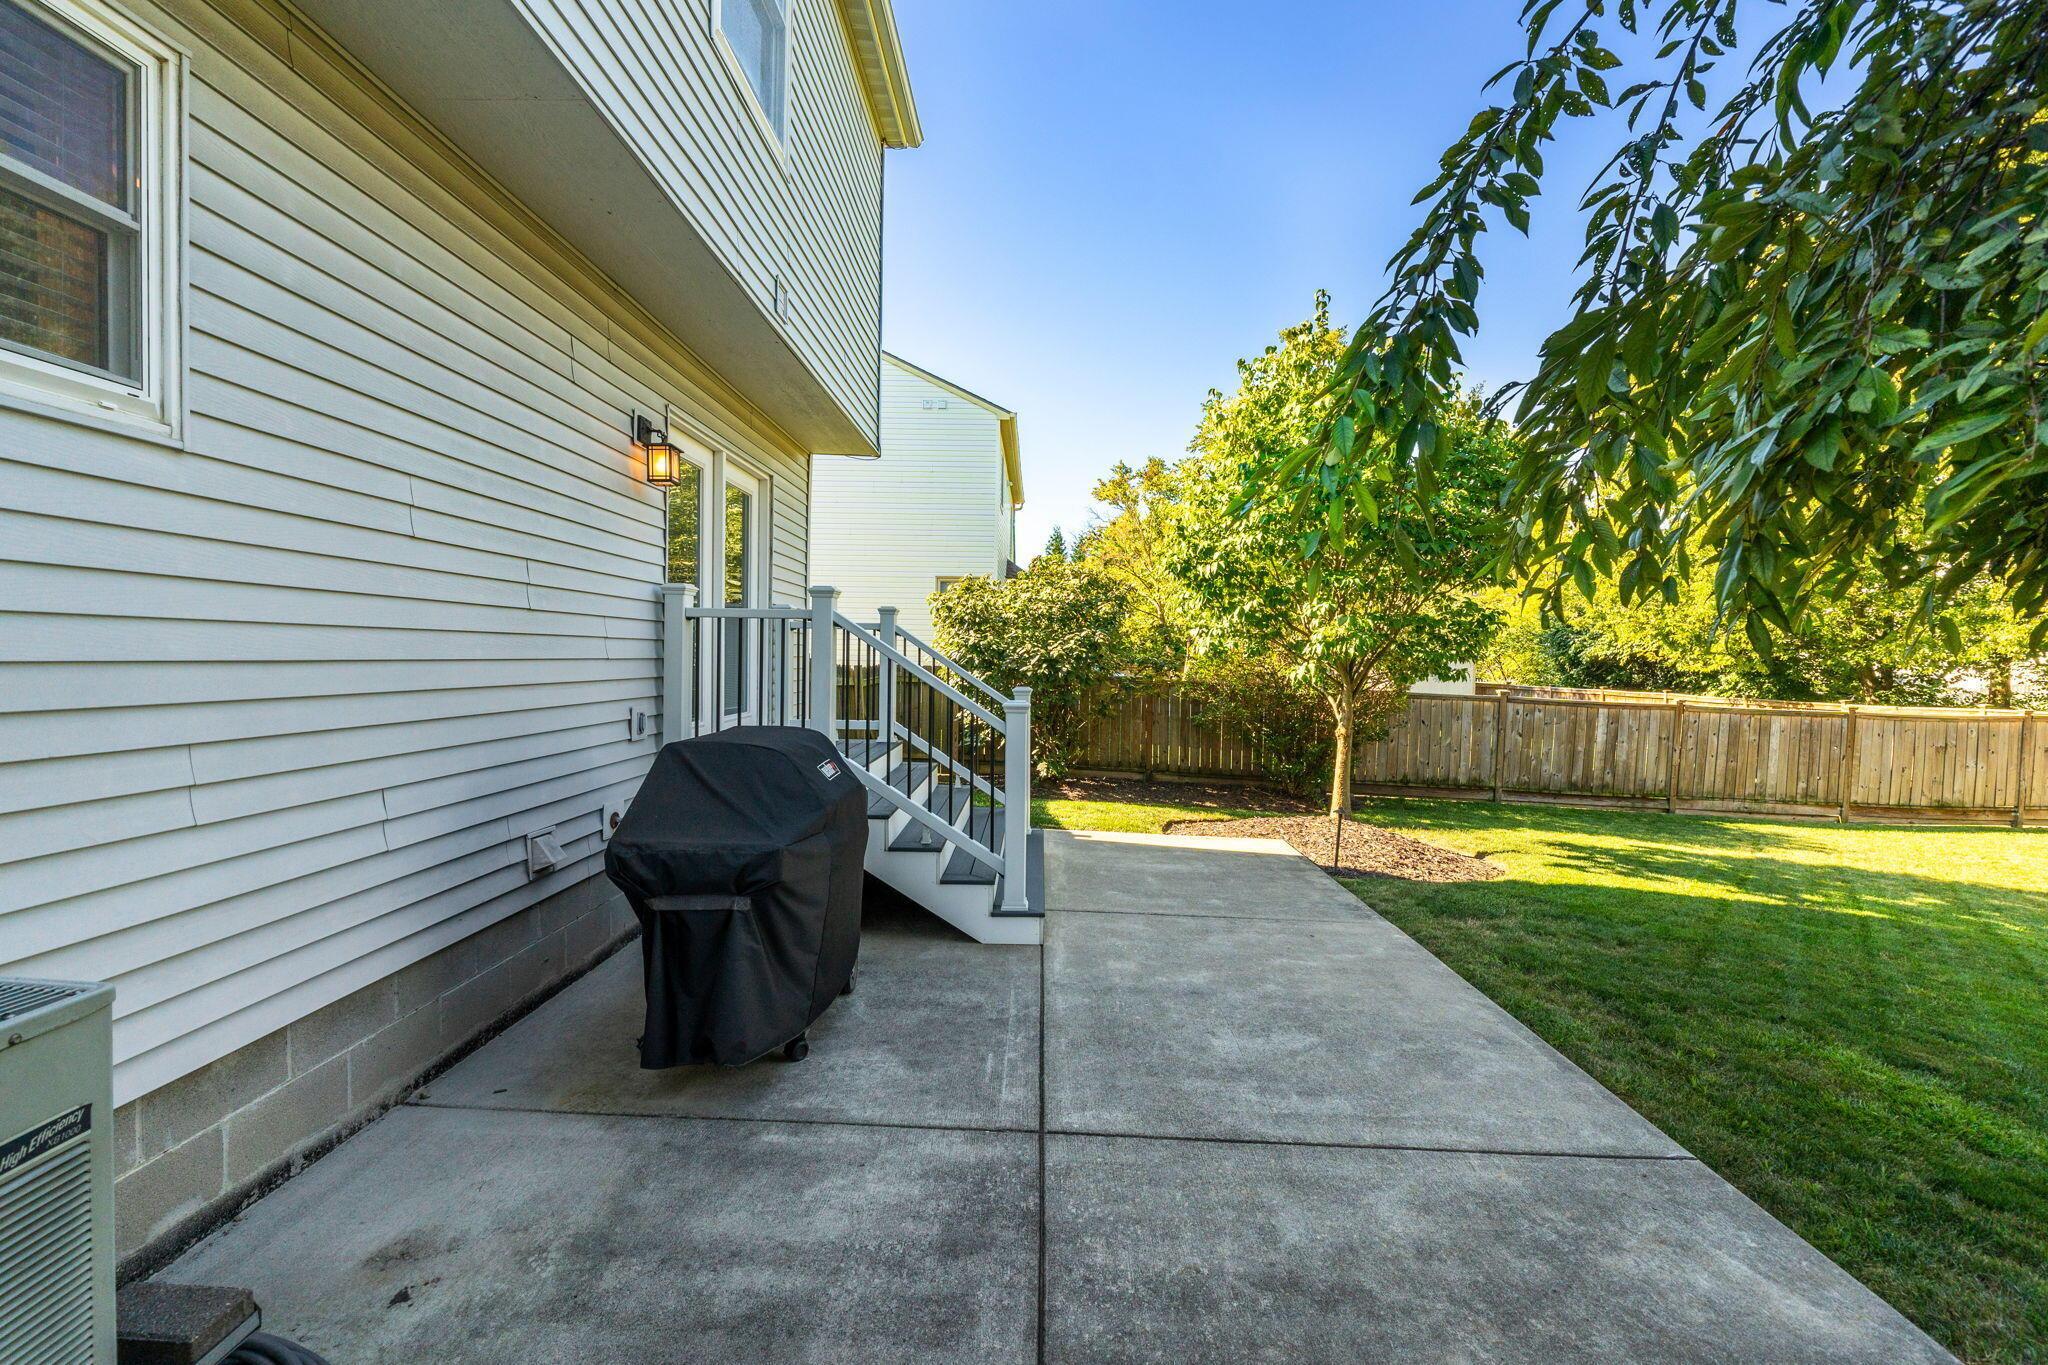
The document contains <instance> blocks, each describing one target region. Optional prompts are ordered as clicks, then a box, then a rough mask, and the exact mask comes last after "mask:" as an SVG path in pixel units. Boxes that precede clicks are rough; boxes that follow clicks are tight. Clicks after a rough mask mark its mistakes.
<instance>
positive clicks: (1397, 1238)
mask: <svg viewBox="0 0 2048 1365" xmlns="http://www.w3.org/2000/svg"><path fill="white" fill-rule="evenodd" d="M1047 868H1048V877H1047V904H1048V908H1049V911H1050V913H1051V921H1050V923H1049V924H1048V926H1047V929H1048V932H1047V943H1046V946H1045V948H1044V949H1042V950H1040V949H1036V948H995V947H984V946H980V945H976V944H971V943H968V942H966V941H965V940H963V939H961V938H959V937H958V936H956V935H954V934H953V933H952V931H951V930H949V929H947V928H945V926H943V925H941V924H939V923H938V922H937V921H936V920H933V919H931V918H929V917H927V916H924V915H923V914H922V913H921V912H917V911H914V910H901V909H899V910H895V911H889V912H885V911H880V910H876V911H871V914H870V918H869V923H868V925H867V927H866V936H865V940H864V943H863V947H862V956H861V975H860V987H859V990H858V992H857V993H856V994H855V995H854V996H853V997H851V998H850V999H847V1000H844V1001H842V1002H840V1003H839V1004H838V1005H836V1006H835V1007H834V1008H833V1009H832V1011H831V1012H830V1013H829V1014H828V1015H827V1016H826V1017H825V1019H824V1020H822V1021H821V1022H820V1023H819V1025H818V1026H817V1027H816V1028H815V1029H813V1030H812V1034H811V1038H812V1044H813V1046H812V1052H811V1056H810V1058H809V1060H807V1061H805V1062H802V1063H800V1064H797V1065H781V1064H772V1063H763V1064H757V1065H755V1066H753V1067H749V1068H747V1069H745V1070H741V1071H710V1070H692V1071H685V1072H666V1073H650V1072H642V1071H640V1070H639V1069H638V1067H637V1065H636V1059H635V1056H634V1051H633V1040H634V1038H635V1037H636V1036H637V1034H638V1032H639V1011H640V1005H641V1001H640V986H639V955H638V953H637V952H636V951H633V950H631V949H629V950H628V951H626V952H624V953H621V954H620V955H618V956H617V957H615V958H613V959H612V960H611V961H610V962H608V963H606V964H605V965H603V966H602V967H600V968H599V969H598V970H597V971H595V972H593V973H591V975H589V976H588V977H586V978H585V979H584V980H582V981H580V982H578V983H576V984H575V985H573V986H571V987H570V988H569V989H568V990H566V991H564V992H563V993H562V994H561V995H559V996H557V997H556V998H555V999H554V1000H552V1001H550V1002H549V1003H548V1004H546V1005H545V1006H543V1007H542V1008H541V1009H539V1010H538V1011H536V1012H535V1013H534V1014H532V1015H531V1016H529V1017H528V1018H527V1019H525V1020H524V1021H522V1022H521V1023H520V1024H518V1025H517V1026H516V1027H514V1028H513V1029H511V1030H509V1031H508V1032H507V1033H505V1034H504V1035H503V1036H502V1037H500V1038H498V1039H497V1040H496V1041H494V1042H492V1043H491V1044H490V1045H489V1046H487V1047H485V1048H483V1049H482V1050H480V1051H479V1052H477V1053H476V1054H475V1055H474V1056H472V1057H470V1058H469V1059H468V1060H466V1061H465V1062H463V1063H462V1064H461V1065H460V1066H458V1067H456V1068H455V1069H454V1070H452V1071H450V1072H449V1073H448V1074H447V1075H445V1076H443V1077H442V1078H440V1080H438V1081H437V1082H436V1083H434V1084H433V1085H431V1086H429V1087H428V1088H427V1090H426V1091H425V1092H424V1093H422V1094H420V1095H418V1096H416V1097H415V1098H414V1100H413V1101H412V1102H411V1103H410V1104H408V1105H406V1106H405V1107H403V1108H401V1109H399V1110H397V1111H396V1112H394V1113H392V1114H391V1115H389V1116H388V1117H386V1118H384V1119H382V1120H380V1121H379V1122H377V1123H375V1124H373V1125H371V1127H370V1128H368V1129H366V1130H365V1131H364V1132H363V1133H361V1134H360V1135H358V1136H357V1137H355V1138H353V1139H352V1140H350V1141H349V1142H348V1143H346V1144H344V1145H343V1146H342V1147H341V1148H339V1149H338V1150H336V1151H335V1152H334V1153H333V1154H332V1155H330V1156H328V1157H327V1158H326V1159H324V1160H322V1161H320V1162H319V1163H317V1164H316V1165H314V1166H313V1167H312V1168H311V1169H309V1170H308V1171H307V1172H306V1173H305V1174H303V1175H302V1176H300V1177H299V1178H298V1179H296V1180H294V1181H292V1182H290V1183H289V1184H287V1185H285V1186H284V1187H282V1188H281V1189H279V1190H278V1191H277V1192H276V1193H274V1194H272V1195H270V1196H269V1197H268V1198H266V1199H264V1200H262V1201H261V1202H260V1203H259V1204H257V1205H256V1206H255V1207H254V1208H253V1209H251V1210H249V1211H248V1212H247V1213H246V1214H244V1216H243V1217H242V1218H241V1219H239V1220H238V1221H237V1222H235V1223H233V1224H231V1225H230V1226H228V1227H227V1228H225V1229H223V1230H222V1231H221V1232H219V1233H218V1234H216V1235H215V1236H214V1237H212V1238H211V1239H209V1240H208V1241H207V1242H205V1243H202V1244H201V1245H200V1246H199V1247H197V1248H195V1249H194V1250H193V1251H192V1252H191V1253H190V1254H188V1255H187V1256H185V1257H184V1258H183V1259H182V1260H180V1261H179V1262H177V1263H176V1264H175V1265H173V1266H172V1267H171V1268H170V1269H169V1270H167V1271H166V1272H165V1276H164V1277H165V1278H167V1279H175V1280H190V1281H205V1282H213V1283H233V1284H242V1285H248V1286H250V1287H252V1288H253V1289H254V1290H255V1292H256V1295H257V1297H258V1299H259V1300H260V1301H261V1302H262V1304H263V1305H264V1309H265V1316H266V1319H267V1322H268V1324H269V1325H270V1326H271V1327H272V1328H273V1329H274V1330H279V1331H283V1332H286V1333H288V1334H291V1335H294V1336H297V1337H298V1338H300V1339H301V1340H303V1341H304V1342H306V1343H307V1344H308V1345H311V1346H314V1347H315V1348H317V1349H319V1350H321V1351H323V1352H324V1353H326V1354H327V1355H328V1356H329V1357H330V1358H332V1359H333V1360H334V1361H335V1362H336V1365H352V1363H353V1362H369V1361H379V1362H408V1361H414V1360H431V1361H435V1362H459V1361H476V1362H501V1361H509V1360H518V1361H522V1362H541V1361H563V1362H569V1361H575V1362H582V1361H635V1362H643V1361H644V1362H652V1361H706V1362H714V1361H715V1362H732V1361H747V1362H752V1361H775V1362H780V1361H820V1362H823V1361H834V1362H840V1361H956V1360H957V1361H971V1362H975V1363H976V1365H993V1363H994V1362H1010V1361H1015V1362H1028V1361H1037V1360H1044V1361H1053V1362H1096V1361H1139V1360H1145V1361H1171V1362H1183V1361H1219V1362H1220V1361H1230V1362H1235V1361H1254V1360H1273V1361H1283V1360H1284V1361H1372V1360H1388V1361H1429V1360H1441V1361H1590V1360H1612V1361H1701V1360H1744V1361H1752V1360H1755V1361H1762V1360H1768V1361H1809V1360H1810V1361H1830V1362H1840V1361H1872V1362H1879V1361H1881V1362H1886V1363H1887V1365H1894V1363H1896V1362H1909V1361H1935V1360H1947V1359H1949V1357H1948V1356H1947V1355H1946V1354H1945V1353H1943V1352H1942V1351H1941V1350H1940V1349H1939V1348H1938V1347H1937V1346H1935V1345H1934V1343H1933V1342H1931V1341H1930V1340H1928V1339H1927V1338H1926V1337H1925V1336H1923V1335H1922V1334H1921V1333H1920V1332H1918V1331H1917V1330H1916V1329H1914V1328H1913V1327H1912V1326H1911V1325H1910V1324H1909V1323H1907V1322H1906V1321H1905V1320H1904V1319H1903V1318H1901V1317H1900V1316H1899V1315H1898V1314H1897V1313H1895V1312H1894V1311H1893V1310H1892V1309H1891V1308H1889V1307H1888V1306H1887V1305H1885V1304H1884V1303H1883V1302H1882V1301H1880V1300H1879V1299H1877V1298H1876V1297H1875V1296H1874V1295H1872V1294H1871V1293H1869V1292H1868V1291H1867V1290H1865V1289H1864V1288H1863V1287H1862V1286H1861V1285H1859V1284H1858V1283H1857V1282H1856V1281H1855V1280H1854V1279H1852V1278H1851V1277H1850V1276H1848V1275H1847V1274H1845V1273H1844V1272H1843V1271H1841V1270H1840V1269H1839V1268H1837V1267H1836V1266H1835V1265H1834V1264H1833V1263H1831V1262H1830V1261H1828V1260H1827V1259H1826V1258H1824V1257H1823V1256H1821V1255H1820V1254H1819V1253H1817V1252H1815V1251H1814V1250H1813V1249H1812V1248H1811V1247H1809V1246H1807V1245H1806V1244H1805V1243H1804V1242H1802V1241H1800V1240H1799V1239H1798V1238H1797V1237H1795V1236H1793V1235H1792V1233H1791V1232H1789V1231H1787V1230H1786V1229H1785V1228H1784V1227H1783V1226H1782V1225H1780V1224H1779V1223H1777V1222H1775V1221H1774V1220H1773V1219H1771V1218H1770V1217H1769V1216H1768V1215H1766V1214H1765V1213H1764V1212H1763V1211H1762V1210H1761V1209H1759V1208H1757V1207H1756V1206H1755V1205H1754V1204H1752V1203H1750V1202H1749V1201H1748V1200H1747V1199H1745V1198H1743V1196H1742V1195H1740V1194H1738V1193H1737V1192H1736V1191H1735V1190H1734V1189H1732V1188H1731V1187H1730V1186H1728V1185H1727V1184H1726V1183H1725V1182H1724V1181H1722V1180H1721V1179H1719V1178H1718V1177H1717V1176H1715V1175H1714V1174H1713V1173H1712V1172H1711V1171H1709V1170H1707V1169H1706V1168H1705V1167H1703V1166H1702V1165H1700V1164H1699V1163H1698V1162H1697V1161H1694V1160H1693V1159H1692V1158H1691V1157H1689V1156H1687V1155H1686V1153H1684V1152H1683V1151H1682V1150H1681V1149H1679V1148H1678V1147H1677V1146H1676V1145H1675V1144H1674V1143H1673V1142H1672V1141H1671V1140H1670V1139H1669V1138H1668V1137H1666V1136H1664V1135H1663V1134H1662V1133H1661V1132H1659V1131H1658V1130H1657V1129H1656V1128H1654V1127H1653V1126H1651V1125H1650V1124H1649V1123H1648V1122H1646V1121H1645V1120H1643V1119H1642V1118H1641V1117H1640V1116H1638V1115H1637V1114H1635V1113H1634V1112H1633V1111H1632V1110H1630V1109H1629V1108H1628V1107H1627V1106H1626V1105H1624V1104H1622V1103H1621V1102H1620V1101H1619V1100H1617V1099H1616V1098H1614V1096H1612V1095H1611V1094H1609V1093H1608V1092H1607V1091H1606V1090H1604V1089H1602V1088H1601V1087H1600V1086H1599V1085H1597V1084H1596V1083H1594V1082H1593V1081H1592V1080H1591V1079H1590V1078H1588V1077H1587V1076H1586V1075H1585V1074H1584V1073H1582V1072H1580V1071H1579V1070H1578V1069H1577V1068H1575V1067H1573V1066H1572V1065H1571V1064H1570V1063H1569V1062H1567V1061H1565V1060H1564V1059H1563V1058H1562V1057H1560V1056H1559V1055H1558V1054H1557V1053H1555V1052H1554V1051H1552V1050H1551V1049H1550V1048H1549V1047H1547V1046H1546V1045H1545V1044H1543V1043H1542V1042H1541V1041H1540V1040H1538V1039H1537V1038H1536V1037H1535V1036H1534V1035H1532V1034H1531V1033H1529V1032H1528V1031H1527V1030H1526V1029H1524V1028H1523V1027H1522V1026H1521V1025H1520V1024H1518V1023H1516V1022H1515V1021H1514V1020H1513V1019H1511V1018H1509V1017H1508V1016H1507V1015H1506V1014H1505V1013H1503V1012H1502V1011H1501V1010H1499V1009H1498V1008H1497V1007H1495V1006H1494V1005H1493V1004H1492V1003H1491V1002H1489V1001H1488V1000H1487V999H1486V998H1485V997H1484V996H1482V995H1480V994H1479V993H1478V992H1477V991H1475V990H1473V989H1472V988H1471V987H1470V986H1468V985H1466V984H1465V982H1463V981H1462V980H1460V979H1459V978H1458V977H1457V976H1456V975H1454V974H1453V973H1452V972H1451V971H1449V970H1448V969H1447V968H1445V967H1444V966H1443V965H1442V964H1441V963H1439V962H1437V960H1436V959H1435V958H1433V957H1431V956H1430V955H1429V954H1428V953H1426V952H1424V951H1423V950H1422V949H1421V948H1420V947H1418V946H1417V945H1416V944H1415V943H1414V942H1413V941H1412V940H1410V939H1409V938H1408V937H1406V936H1405V935H1403V934H1401V933H1400V932H1399V931H1397V930H1395V929H1394V928H1393V927H1392V926H1390V925H1388V924H1387V923H1386V922H1385V921H1384V920H1381V919H1380V918H1379V917H1378V916H1376V915H1374V914H1373V913H1371V912H1370V911H1369V910H1366V909H1365V908H1364V907H1362V906H1361V905H1360V904H1359V903H1358V902H1357V901H1356V900H1355V899H1353V898H1352V897H1351V896H1350V895H1348V894H1347V893H1345V892H1344V891H1343V890H1342V888H1340V887H1338V886H1337V885H1336V884H1335V883H1333V882H1331V881H1330V880H1329V879H1328V878H1326V877H1324V876H1323V875H1322V874H1321V873H1320V872H1319V871H1317V870H1316V869H1315V868H1314V867H1312V866H1310V865H1309V864H1308V863H1307V862H1305V861H1304V860H1302V859H1301V858H1299V857H1297V856H1296V855H1295V854H1294V853H1293V852H1292V851H1291V850H1289V849H1287V848H1286V847H1285V846H1284V845H1281V844H1277V843H1270V842H1266V841H1257V840H1224V839H1206V840H1194V839H1168V838H1157V837H1138V836H1119V835H1064V834H1053V835H1051V836H1049V837H1048V849H1047Z"/></svg>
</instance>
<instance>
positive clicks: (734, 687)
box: [723, 484, 760, 714]
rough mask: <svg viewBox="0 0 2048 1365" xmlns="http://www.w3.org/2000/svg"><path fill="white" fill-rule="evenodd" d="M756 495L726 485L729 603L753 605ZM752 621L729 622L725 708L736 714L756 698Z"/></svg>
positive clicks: (757, 635)
mask: <svg viewBox="0 0 2048 1365" xmlns="http://www.w3.org/2000/svg"><path fill="white" fill-rule="evenodd" d="M753 537H754V495H753V494H752V493H749V492H747V491H746V490H745V489H742V488H738V487H735V486H733V485H732V484H727V485H726V487H725V605H726V606H728V607H749V606H753V605H755V603H754V600H753V588H754V584H753V555H752V554H750V553H749V551H750V550H751V549H752V548H753ZM759 638H760V631H759V628H758V627H756V626H755V625H754V623H752V622H751V621H727V622H726V623H725V677H724V680H723V691H724V693H725V709H726V710H727V711H728V712H732V713H734V714H737V713H740V712H743V711H745V710H747V709H748V708H749V707H750V706H751V705H752V704H753V702H754V697H753V695H752V693H753V690H754V681H753V680H754V669H753V660H752V659H751V658H749V657H748V655H749V652H750V651H749V649H748V646H749V645H750V644H752V643H753V642H755V641H757V640H759Z"/></svg>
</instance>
